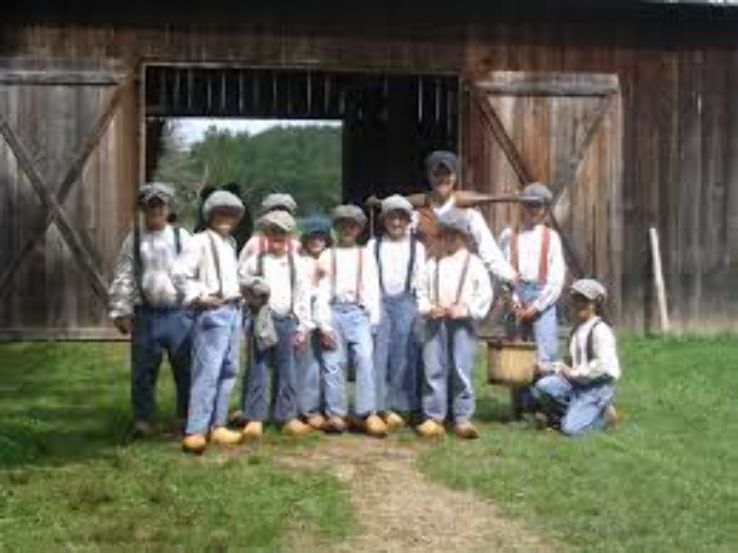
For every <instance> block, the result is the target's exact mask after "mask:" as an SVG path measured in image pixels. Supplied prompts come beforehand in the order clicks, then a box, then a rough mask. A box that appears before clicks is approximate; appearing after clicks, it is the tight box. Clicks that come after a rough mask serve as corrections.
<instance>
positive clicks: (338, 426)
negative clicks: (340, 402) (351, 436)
mask: <svg viewBox="0 0 738 553" xmlns="http://www.w3.org/2000/svg"><path fill="white" fill-rule="evenodd" d="M323 430H324V431H325V432H327V433H328V434H343V433H344V432H346V421H345V420H343V418H342V417H328V420H327V421H326V423H325V426H324V427H323Z"/></svg>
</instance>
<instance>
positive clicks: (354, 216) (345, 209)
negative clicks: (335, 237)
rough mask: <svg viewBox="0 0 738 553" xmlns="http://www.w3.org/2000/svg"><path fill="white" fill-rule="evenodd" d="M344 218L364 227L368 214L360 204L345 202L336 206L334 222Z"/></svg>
mask: <svg viewBox="0 0 738 553" xmlns="http://www.w3.org/2000/svg"><path fill="white" fill-rule="evenodd" d="M342 219H349V220H351V221H354V222H356V223H358V225H359V226H360V227H362V228H363V227H364V226H365V225H366V215H365V214H364V211H363V210H362V209H361V208H360V207H359V206H358V205H353V204H345V205H339V206H338V207H336V208H335V209H334V210H333V224H336V223H337V222H338V221H340V220H342Z"/></svg>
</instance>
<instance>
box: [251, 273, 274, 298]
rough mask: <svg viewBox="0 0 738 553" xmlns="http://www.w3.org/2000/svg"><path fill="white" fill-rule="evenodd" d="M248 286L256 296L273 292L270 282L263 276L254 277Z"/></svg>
mask: <svg viewBox="0 0 738 553" xmlns="http://www.w3.org/2000/svg"><path fill="white" fill-rule="evenodd" d="M247 288H248V289H249V290H250V291H251V293H252V294H254V295H256V296H268V295H269V294H270V292H271V287H270V286H269V283H268V282H267V281H266V280H265V279H264V278H263V277H254V278H252V279H251V282H249V284H248V286H247Z"/></svg>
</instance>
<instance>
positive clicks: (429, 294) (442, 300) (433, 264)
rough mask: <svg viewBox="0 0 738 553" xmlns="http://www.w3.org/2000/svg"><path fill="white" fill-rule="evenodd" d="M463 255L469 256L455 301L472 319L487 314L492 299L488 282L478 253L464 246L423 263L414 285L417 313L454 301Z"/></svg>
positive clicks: (447, 304) (460, 276) (427, 311)
mask: <svg viewBox="0 0 738 553" xmlns="http://www.w3.org/2000/svg"><path fill="white" fill-rule="evenodd" d="M467 256H470V257H469V266H468V269H467V273H466V277H465V278H464V283H463V285H462V288H461V295H460V296H459V300H458V303H459V304H460V305H463V306H465V307H466V308H467V309H468V312H469V317H470V318H472V319H474V320H481V319H484V318H485V317H486V316H487V313H489V309H490V307H491V306H492V300H493V299H494V292H493V291H492V282H491V281H490V277H489V273H488V272H487V269H486V268H485V266H484V264H483V263H482V260H481V259H479V256H477V255H475V254H472V253H469V251H468V250H467V249H465V248H462V249H460V250H459V251H457V252H456V253H455V254H453V255H451V256H446V257H441V258H440V259H437V260H436V259H429V260H428V261H427V262H426V264H425V268H424V270H423V271H422V273H421V278H420V286H419V287H418V312H419V313H420V314H421V315H427V314H428V313H429V312H430V311H431V309H432V308H434V307H442V308H444V309H446V308H449V307H451V306H452V305H454V304H455V303H456V297H457V294H458V290H459V282H460V281H461V278H462V273H463V268H464V264H465V261H466V257H467ZM436 273H437V274H436ZM436 287H437V289H436Z"/></svg>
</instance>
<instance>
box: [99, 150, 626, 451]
mask: <svg viewBox="0 0 738 553" xmlns="http://www.w3.org/2000/svg"><path fill="white" fill-rule="evenodd" d="M456 167H457V160H456V157H455V156H454V155H453V154H452V153H450V152H433V153H432V154H431V155H430V156H429V157H428V159H427V160H426V174H427V177H428V180H429V183H430V185H431V188H432V191H431V193H429V194H428V195H427V199H426V201H424V202H423V204H422V205H416V206H414V205H413V204H412V203H411V202H410V201H409V200H408V199H407V198H405V197H403V196H398V195H393V196H390V197H388V198H385V199H384V200H383V201H382V202H381V212H380V218H381V226H382V228H383V231H382V233H381V234H379V235H378V236H377V237H375V238H371V239H370V240H369V242H368V243H367V244H366V245H361V244H360V243H359V239H360V237H361V236H362V234H363V233H364V231H365V228H366V226H367V222H368V221H367V217H366V215H365V213H364V211H363V210H362V209H361V208H360V207H358V206H355V205H341V206H338V207H336V208H335V209H334V210H333V213H332V218H331V220H328V219H327V218H323V217H317V216H316V217H312V218H308V219H307V220H306V221H305V224H304V228H303V229H302V235H301V237H300V240H298V239H297V238H296V231H297V222H296V220H295V212H296V210H297V205H296V204H295V201H294V200H293V199H292V197H291V196H289V195H287V194H271V195H269V196H268V197H267V198H265V199H264V201H263V202H262V205H261V209H260V212H259V218H258V219H257V221H256V225H257V233H256V234H255V235H254V236H253V237H252V238H251V239H250V240H249V241H248V242H247V243H246V244H245V245H244V246H243V248H242V250H241V252H240V253H238V252H237V251H236V246H235V242H234V240H233V239H232V237H231V234H230V233H231V231H232V229H233V228H234V227H235V226H236V225H237V223H238V221H239V219H240V217H241V216H242V215H243V213H244V211H245V207H244V205H243V203H242V202H241V200H240V198H238V197H237V196H235V195H234V194H232V193H230V192H228V191H224V190H218V191H215V192H213V193H212V194H211V195H210V196H209V197H208V198H207V200H206V201H205V203H204V204H203V207H202V216H203V221H204V223H205V224H206V228H205V229H204V230H202V231H201V232H198V233H196V234H195V235H190V234H189V233H187V232H186V231H184V230H182V229H179V228H177V227H174V226H172V225H170V224H169V223H168V222H167V217H168V215H169V206H170V205H171V201H172V189H171V188H170V187H169V186H167V185H163V184H160V183H153V184H147V185H144V186H143V187H142V188H141V190H140V195H139V205H140V208H141V212H142V214H143V223H142V225H138V224H137V225H136V226H135V229H134V231H133V232H132V233H131V235H130V236H129V237H128V238H127V239H126V241H125V242H124V244H123V247H122V251H121V254H120V259H119V264H118V268H117V271H116V276H115V279H114V281H113V283H112V285H111V290H110V297H111V318H112V319H113V321H114V324H115V325H116V327H117V328H118V329H119V330H120V331H121V332H123V333H125V334H128V333H132V342H133V356H132V385H131V391H132V404H133V410H134V416H135V418H136V429H137V431H138V432H139V433H141V434H148V433H150V432H151V418H152V413H153V408H154V388H155V380H156V374H157V371H158V367H159V364H160V361H161V356H162V352H163V351H166V352H167V354H168V356H169V360H170V364H171V365H172V369H173V371H174V374H175V382H176V390H177V413H178V416H179V417H180V418H181V419H182V423H183V428H184V438H183V442H182V445H183V448H184V449H185V450H186V451H189V452H193V453H199V452H202V451H203V450H204V449H205V448H206V447H207V444H208V443H213V444H219V445H226V446H232V445H235V444H237V443H239V442H240V441H241V440H242V439H244V438H246V439H249V438H252V439H253V438H259V437H260V436H261V435H262V433H263V425H264V422H265V421H267V420H272V421H274V422H275V423H277V424H279V425H281V427H282V430H283V432H285V433H286V434H289V435H292V436H300V435H304V434H307V433H309V432H312V431H315V430H322V431H325V432H333V433H341V432H344V431H345V430H347V429H349V428H354V429H357V430H360V431H363V432H365V433H366V434H368V435H370V436H376V437H381V436H385V435H386V434H387V433H388V432H389V431H392V430H394V429H396V428H399V427H402V426H405V425H406V424H409V423H410V422H411V420H412V422H414V423H416V430H417V432H418V433H419V434H420V435H421V436H424V437H429V438H432V437H439V436H442V435H443V434H444V433H445V432H446V423H449V424H450V425H451V427H452V428H453V431H454V432H455V433H456V435H457V436H459V437H460V438H475V437H477V435H478V433H477V429H476V428H475V426H474V425H473V424H472V417H473V414H474V406H475V402H474V389H473V378H472V374H473V367H474V363H475V357H476V352H477V334H476V326H477V322H478V321H481V320H482V319H484V318H485V317H486V316H487V314H488V312H489V310H490V307H491V305H492V301H493V280H494V281H497V282H498V283H500V284H501V285H502V286H503V287H505V288H507V289H508V290H509V291H510V295H511V308H512V316H511V321H510V325H509V326H510V329H509V331H510V334H511V336H517V337H520V338H525V339H533V340H535V341H536V343H537V344H538V360H539V364H538V368H539V370H538V375H539V378H538V380H537V382H536V383H535V384H533V385H532V386H530V387H527V388H524V389H518V390H514V391H513V405H514V408H515V412H516V414H517V415H518V416H522V415H523V414H524V413H526V412H533V411H538V412H541V413H544V414H545V415H546V416H547V417H548V420H549V422H550V424H551V425H552V426H555V427H558V428H560V429H561V430H562V431H563V432H565V433H569V434H575V433H579V432H584V431H587V430H592V429H595V428H600V427H602V426H604V424H605V422H606V420H607V416H608V414H607V412H608V408H609V407H610V406H611V402H612V397H613V384H614V381H615V380H616V379H617V378H618V376H619V365H618V363H617V354H616V350H615V345H614V337H613V334H612V330H611V329H610V327H609V326H608V325H607V323H606V322H604V321H603V319H602V318H601V317H600V310H601V306H602V303H603V302H604V299H605V296H606V293H605V290H604V288H603V287H602V285H600V284H599V283H597V282H596V281H593V280H584V281H577V282H576V283H575V284H574V285H573V286H572V298H573V300H574V301H573V305H575V309H574V315H575V317H576V318H577V320H579V321H580V322H581V324H578V325H577V326H576V330H575V332H574V334H573V335H572V340H571V348H570V349H571V354H572V358H573V362H572V363H569V364H564V363H561V362H559V361H558V351H557V342H558V337H557V317H556V311H555V303H556V301H557V299H558V297H559V295H560V294H561V290H562V288H563V285H564V279H565V273H566V268H565V264H564V259H563V254H562V248H561V241H560V239H559V237H558V235H557V234H556V232H555V231H553V230H551V229H549V228H548V227H546V226H545V225H544V224H543V218H544V216H545V210H546V205H547V203H548V202H549V201H550V199H551V196H550V192H549V191H548V189H547V188H546V187H545V186H544V185H541V184H533V185H529V186H528V187H526V189H525V190H524V191H523V195H522V198H521V202H522V205H523V221H522V224H521V225H520V227H519V228H518V227H516V228H514V229H508V230H506V231H505V232H504V233H503V235H502V236H501V246H502V247H498V245H497V242H496V241H495V239H494V237H493V235H492V233H491V231H490V230H489V227H488V226H487V224H486V222H485V220H484V218H483V216H482V214H481V212H480V211H479V210H477V209H475V208H474V207H470V206H464V205H463V202H462V201H460V199H459V198H458V196H457V195H456V194H455V190H456V188H457V182H456V172H457V170H456ZM139 227H140V228H139ZM244 334H245V337H246V348H245V351H246V352H247V355H248V359H247V363H246V365H247V368H246V371H245V376H244V381H243V388H242V396H241V405H240V412H239V416H238V417H237V418H236V419H235V420H237V421H238V423H237V425H236V427H235V428H233V426H234V425H233V424H230V425H229V406H230V398H231V393H232V390H233V387H234V384H235V382H236V378H237V373H238V366H239V354H240V351H241V349H242V348H241V336H242V335H244ZM349 366H351V367H353V369H354V373H355V386H354V394H353V402H352V406H351V408H349V405H348V403H349V402H348V395H349V394H348V393H347V373H348V370H347V369H348V367H349ZM270 375H271V377H272V378H271V385H270V383H269V380H270V378H269V377H270Z"/></svg>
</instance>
